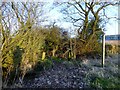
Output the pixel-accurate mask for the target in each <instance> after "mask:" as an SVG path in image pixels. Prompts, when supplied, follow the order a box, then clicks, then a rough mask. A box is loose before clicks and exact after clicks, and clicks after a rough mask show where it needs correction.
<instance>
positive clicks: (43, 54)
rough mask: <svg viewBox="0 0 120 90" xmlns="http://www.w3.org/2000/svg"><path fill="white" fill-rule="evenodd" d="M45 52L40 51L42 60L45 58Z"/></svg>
mask: <svg viewBox="0 0 120 90" xmlns="http://www.w3.org/2000/svg"><path fill="white" fill-rule="evenodd" d="M45 54H46V53H45V52H43V53H42V60H44V59H45Z"/></svg>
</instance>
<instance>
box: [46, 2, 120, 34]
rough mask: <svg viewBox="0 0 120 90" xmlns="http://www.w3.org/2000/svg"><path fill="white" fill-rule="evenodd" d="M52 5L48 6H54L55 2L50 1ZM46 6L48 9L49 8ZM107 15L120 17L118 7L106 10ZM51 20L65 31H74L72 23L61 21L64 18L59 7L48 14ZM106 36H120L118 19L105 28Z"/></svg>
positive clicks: (110, 21)
mask: <svg viewBox="0 0 120 90" xmlns="http://www.w3.org/2000/svg"><path fill="white" fill-rule="evenodd" d="M50 1H51V3H50V4H49V5H48V6H49V7H50V6H52V3H53V0H50ZM48 6H46V8H47V7H48ZM106 14H107V16H108V17H118V6H116V7H114V8H113V7H108V8H106ZM48 15H49V17H50V18H49V19H50V20H52V21H56V22H57V21H58V22H59V23H56V25H58V26H60V27H64V28H65V29H70V28H72V29H74V27H73V26H72V24H71V23H68V22H65V21H59V20H60V18H61V17H63V14H62V13H60V12H59V7H58V8H55V9H53V10H51V12H49V13H48ZM105 34H106V35H115V34H120V32H118V21H117V20H116V19H110V20H109V22H108V23H107V24H106V27H105Z"/></svg>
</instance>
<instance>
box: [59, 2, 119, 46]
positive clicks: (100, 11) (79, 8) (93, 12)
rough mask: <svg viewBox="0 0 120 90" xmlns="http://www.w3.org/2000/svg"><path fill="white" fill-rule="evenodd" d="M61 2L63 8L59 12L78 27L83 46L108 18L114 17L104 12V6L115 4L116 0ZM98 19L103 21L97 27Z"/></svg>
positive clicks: (88, 42)
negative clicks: (109, 0) (103, 0)
mask: <svg viewBox="0 0 120 90" xmlns="http://www.w3.org/2000/svg"><path fill="white" fill-rule="evenodd" d="M63 4H64V8H63V9H62V10H61V12H62V13H63V14H65V15H66V16H67V17H65V19H66V20H67V21H69V22H71V23H73V25H74V26H75V27H78V30H77V32H78V35H79V40H80V41H81V42H83V44H84V48H88V45H89V44H90V42H91V40H92V39H93V38H94V36H95V35H96V34H97V33H99V32H101V29H100V28H102V29H103V27H102V26H104V24H105V23H106V22H107V21H108V19H110V18H116V17H108V16H107V14H106V13H105V10H106V7H108V6H115V5H117V4H118V2H95V1H94V0H93V1H92V2H81V1H80V0H72V1H71V2H66V3H63ZM103 19H104V20H103ZM100 20H103V21H102V22H101V23H100V24H99V28H97V27H96V26H97V24H98V23H99V21H100ZM91 21H93V23H92V27H91V33H88V28H89V23H90V22H91Z"/></svg>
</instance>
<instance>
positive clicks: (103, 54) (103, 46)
mask: <svg viewBox="0 0 120 90" xmlns="http://www.w3.org/2000/svg"><path fill="white" fill-rule="evenodd" d="M104 64H105V33H103V37H102V67H104Z"/></svg>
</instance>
